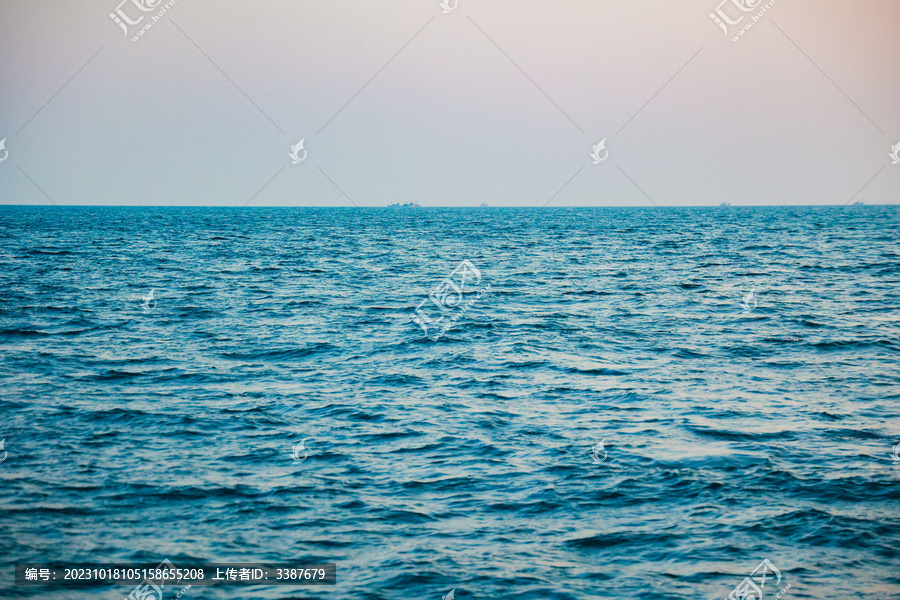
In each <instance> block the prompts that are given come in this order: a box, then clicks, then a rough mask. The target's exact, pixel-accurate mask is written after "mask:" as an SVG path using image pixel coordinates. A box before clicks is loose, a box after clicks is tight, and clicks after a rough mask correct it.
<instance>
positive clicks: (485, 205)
mask: <svg viewBox="0 0 900 600" xmlns="http://www.w3.org/2000/svg"><path fill="white" fill-rule="evenodd" d="M486 207H487V202H482V203H481V204H479V205H478V208H486Z"/></svg>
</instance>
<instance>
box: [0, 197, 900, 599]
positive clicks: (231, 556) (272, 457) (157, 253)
mask: <svg viewBox="0 0 900 600" xmlns="http://www.w3.org/2000/svg"><path fill="white" fill-rule="evenodd" d="M898 230H900V207H898V206H866V205H864V206H845V207H838V206H803V207H800V206H792V207H740V206H731V207H729V206H723V207H703V208H701V207H694V208H689V207H686V208H656V207H646V208H643V207H623V208H560V207H545V208H538V207H532V208H499V207H494V208H492V207H486V208H352V207H351V208H253V207H247V208H212V207H208V208H198V207H71V206H62V207H57V206H36V207H26V206H3V207H0V353H2V363H0V416H2V420H0V440H2V442H3V445H4V447H3V449H2V451H0V458H2V459H3V460H2V462H0V556H2V570H0V597H2V598H9V599H16V598H40V599H47V600H81V599H88V598H90V599H103V600H107V599H108V600H124V599H125V598H129V597H130V598H131V600H134V599H135V598H140V599H141V600H144V599H146V600H156V599H157V596H158V595H161V596H162V597H163V598H164V600H173V599H176V598H177V599H178V600H201V599H230V600H255V599H266V600H268V599H288V598H307V599H335V600H337V599H341V600H343V599H359V600H388V599H395V598H403V599H407V600H409V599H421V600H441V599H447V600H454V599H459V600H466V599H479V598H480V599H488V598H490V599H501V598H516V599H523V600H530V599H534V600H546V599H561V600H569V599H573V600H574V599H588V598H599V599H623V600H624V599H628V600H670V599H673V598H684V599H688V598H690V599H696V598H709V599H725V598H729V597H731V598H732V600H734V599H738V600H749V599H752V600H759V597H758V596H759V593H758V592H757V591H756V589H755V588H754V587H753V586H756V588H758V590H759V592H761V594H762V598H763V599H764V600H782V599H783V600H794V599H805V598H817V599H818V598H823V599H824V598H829V599H830V598H841V599H846V598H854V599H863V600H894V599H897V598H900V511H898V508H900V505H898V498H900V369H898V365H900V342H898V337H900V335H898V334H900V311H898V308H900V304H898V297H900V244H898V240H900V235H898V233H900V231H898ZM165 560H168V561H169V563H171V564H173V565H176V566H177V565H184V564H203V565H210V566H214V565H226V564H235V563H254V564H257V563H258V564H269V565H283V566H285V567H292V566H293V567H303V566H304V565H312V564H326V563H334V564H335V569H336V571H335V572H336V581H335V583H334V584H328V585H276V582H273V581H271V580H265V581H262V582H255V583H253V584H252V585H251V584H247V583H233V582H232V583H224V584H222V583H219V584H217V585H192V586H190V587H187V586H185V585H176V584H172V583H167V584H165V585H164V586H162V587H161V588H159V589H158V590H157V589H154V588H152V587H151V588H147V587H145V588H143V590H140V589H137V586H136V585H135V584H127V585H124V584H119V585H112V584H96V585H87V586H76V585H73V583H72V582H65V581H58V580H56V581H48V582H41V581H37V582H35V581H31V582H30V583H31V584H30V585H24V584H16V583H15V578H14V566H15V565H17V564H19V565H25V564H34V563H55V564H69V563H96V564H101V565H114V564H118V565H131V564H134V565H158V564H160V563H163V561H165ZM166 564H168V563H166ZM35 583H36V585H35ZM136 590H137V591H136ZM140 594H145V595H144V596H143V597H141V595H140Z"/></svg>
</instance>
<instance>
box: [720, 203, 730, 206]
mask: <svg viewBox="0 0 900 600" xmlns="http://www.w3.org/2000/svg"><path fill="white" fill-rule="evenodd" d="M719 206H720V207H722V206H731V203H730V202H723V203H722V204H720V205H719Z"/></svg>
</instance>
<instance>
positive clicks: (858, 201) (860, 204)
mask: <svg viewBox="0 0 900 600" xmlns="http://www.w3.org/2000/svg"><path fill="white" fill-rule="evenodd" d="M862 205H863V203H862V200H857V201H856V202H854V203H853V206H862Z"/></svg>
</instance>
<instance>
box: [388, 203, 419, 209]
mask: <svg viewBox="0 0 900 600" xmlns="http://www.w3.org/2000/svg"><path fill="white" fill-rule="evenodd" d="M392 207H400V208H422V205H421V204H419V203H418V202H404V203H403V204H400V203H399V202H394V203H393V204H388V208H392Z"/></svg>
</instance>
